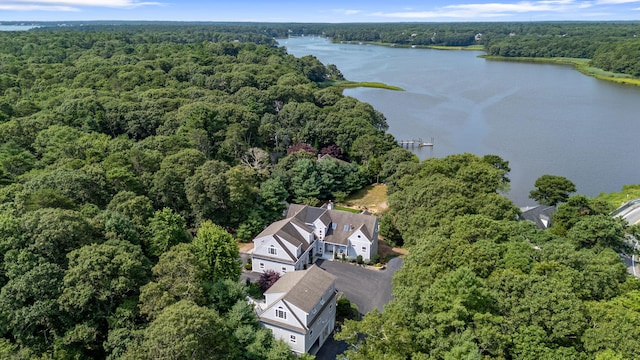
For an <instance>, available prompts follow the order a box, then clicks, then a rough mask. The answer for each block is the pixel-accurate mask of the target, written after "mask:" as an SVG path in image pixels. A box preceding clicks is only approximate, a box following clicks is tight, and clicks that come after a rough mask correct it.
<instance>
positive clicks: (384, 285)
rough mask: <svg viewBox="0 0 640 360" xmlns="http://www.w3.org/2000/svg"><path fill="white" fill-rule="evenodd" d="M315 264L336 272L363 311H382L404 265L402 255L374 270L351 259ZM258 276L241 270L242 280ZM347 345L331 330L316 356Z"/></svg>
mask: <svg viewBox="0 0 640 360" xmlns="http://www.w3.org/2000/svg"><path fill="white" fill-rule="evenodd" d="M241 255H242V258H243V261H244V262H246V261H247V260H249V257H250V256H249V255H247V254H241ZM249 261H250V260H249ZM316 265H318V266H319V267H320V268H322V269H323V270H325V271H327V272H329V273H330V274H333V275H335V276H336V289H337V290H338V291H341V292H343V293H344V295H345V296H346V297H347V299H349V301H351V302H352V303H355V304H356V305H358V309H359V310H360V314H361V315H364V314H366V313H368V312H369V311H371V310H373V309H378V311H382V310H383V308H384V306H385V305H386V304H387V303H389V301H391V298H392V297H391V278H392V277H393V274H395V272H396V271H397V270H398V269H400V267H402V258H400V257H395V258H393V259H391V260H390V261H389V263H388V264H387V267H386V269H385V270H374V269H369V268H365V267H363V266H358V265H355V264H352V263H343V262H340V261H329V260H317V261H316ZM259 277H260V274H258V273H251V272H243V273H242V280H243V281H245V280H246V279H247V278H248V279H250V280H251V281H257V280H258V278H259ZM347 348H348V346H347V344H346V343H344V342H342V341H335V340H334V339H333V334H331V337H330V338H329V339H327V341H326V342H325V343H324V345H322V348H320V351H319V352H318V353H317V354H316V359H317V360H330V359H335V358H336V357H337V355H339V354H341V353H343V352H344V351H345V350H346V349H347Z"/></svg>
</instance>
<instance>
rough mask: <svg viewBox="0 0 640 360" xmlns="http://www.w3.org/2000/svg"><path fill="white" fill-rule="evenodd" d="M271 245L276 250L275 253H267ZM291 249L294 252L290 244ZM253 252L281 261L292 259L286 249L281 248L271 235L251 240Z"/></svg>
mask: <svg viewBox="0 0 640 360" xmlns="http://www.w3.org/2000/svg"><path fill="white" fill-rule="evenodd" d="M272 246H273V248H275V250H276V254H275V255H274V254H271V253H269V249H270V248H271V247H272ZM291 248H292V250H293V252H292V253H293V254H295V253H296V249H295V248H294V247H293V246H291ZM253 254H254V255H262V256H268V257H272V258H277V259H281V260H283V261H292V259H291V257H290V256H289V255H288V254H287V253H286V251H285V250H284V249H283V248H282V245H280V243H278V242H277V241H276V239H274V238H273V236H272V235H269V236H265V237H261V238H258V239H255V240H253Z"/></svg>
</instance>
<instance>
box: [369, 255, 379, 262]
mask: <svg viewBox="0 0 640 360" xmlns="http://www.w3.org/2000/svg"><path fill="white" fill-rule="evenodd" d="M371 262H372V263H374V264H376V263H379V262H380V254H374V255H373V256H372V257H371Z"/></svg>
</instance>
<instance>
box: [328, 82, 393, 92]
mask: <svg viewBox="0 0 640 360" xmlns="http://www.w3.org/2000/svg"><path fill="white" fill-rule="evenodd" d="M320 86H321V87H328V86H335V87H339V88H341V89H347V88H358V87H366V88H375V89H385V90H393V91H404V89H403V88H401V87H398V86H393V85H388V84H385V83H381V82H375V81H347V80H329V81H325V82H323V83H321V84H320Z"/></svg>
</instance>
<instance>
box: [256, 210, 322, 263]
mask: <svg viewBox="0 0 640 360" xmlns="http://www.w3.org/2000/svg"><path fill="white" fill-rule="evenodd" d="M294 224H295V225H296V226H299V227H301V228H303V229H304V228H307V229H308V230H309V231H311V229H309V228H308V226H307V225H306V224H304V223H303V222H302V221H300V220H298V219H282V220H279V221H276V222H274V223H272V224H271V225H269V226H267V227H266V228H265V229H264V230H262V232H261V233H260V234H258V236H256V239H257V238H261V237H263V236H269V235H271V236H273V237H274V238H275V239H276V241H278V242H279V243H280V246H281V247H282V248H283V249H284V251H286V252H287V255H289V257H290V258H291V259H292V261H294V262H295V260H297V256H295V255H294V254H293V253H291V252H290V251H289V250H288V249H287V247H286V246H285V245H284V244H283V243H282V242H283V241H286V242H288V243H290V244H292V245H294V246H296V247H298V246H301V247H302V252H303V253H304V252H305V251H307V249H308V248H309V243H308V242H307V240H306V239H305V238H304V237H303V236H302V235H301V234H300V233H299V232H298V230H296V228H295V227H294V226H293V225H294Z"/></svg>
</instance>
